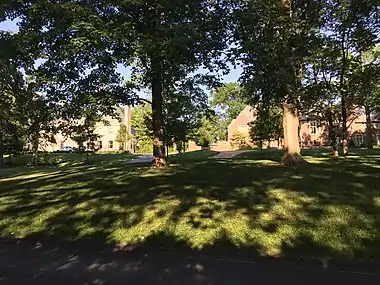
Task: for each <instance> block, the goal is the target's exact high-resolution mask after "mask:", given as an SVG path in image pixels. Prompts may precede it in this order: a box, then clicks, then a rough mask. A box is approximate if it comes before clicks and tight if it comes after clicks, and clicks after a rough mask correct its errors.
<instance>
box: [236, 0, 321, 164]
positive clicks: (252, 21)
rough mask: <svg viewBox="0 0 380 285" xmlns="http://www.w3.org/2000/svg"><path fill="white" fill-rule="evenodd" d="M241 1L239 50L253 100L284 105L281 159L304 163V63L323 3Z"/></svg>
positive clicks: (246, 82) (250, 96) (280, 0)
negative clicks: (301, 137) (301, 136)
mask: <svg viewBox="0 0 380 285" xmlns="http://www.w3.org/2000/svg"><path fill="white" fill-rule="evenodd" d="M239 4H240V5H239V7H238V8H237V9H236V12H235V20H236V22H237V31H236V38H237V40H238V43H239V44H238V45H237V48H236V51H237V53H238V54H239V55H240V58H241V60H242V62H243V63H244V65H245V67H244V71H243V74H242V77H241V81H242V82H243V85H244V87H245V88H246V89H247V91H248V94H249V95H248V96H249V97H248V99H249V101H250V104H251V105H256V104H257V103H258V102H261V103H262V104H264V105H269V104H276V105H277V104H282V106H283V129H284V146H285V155H284V158H283V160H282V163H283V164H285V165H299V164H304V163H305V161H304V160H303V159H302V157H301V155H300V144H299V139H298V137H299V136H298V132H299V112H300V109H301V100H302V95H303V93H302V77H303V67H304V58H305V57H306V56H307V55H308V54H309V53H310V52H311V51H312V49H313V42H314V40H315V33H316V31H317V30H318V29H319V27H320V25H321V23H320V11H321V1H316V0H315V1H309V0H300V1H293V0H271V1H260V0H251V1H240V2H239Z"/></svg>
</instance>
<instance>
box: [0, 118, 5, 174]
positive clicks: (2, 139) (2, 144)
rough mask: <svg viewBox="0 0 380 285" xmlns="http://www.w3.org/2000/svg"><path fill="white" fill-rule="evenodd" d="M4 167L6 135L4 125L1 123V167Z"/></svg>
mask: <svg viewBox="0 0 380 285" xmlns="http://www.w3.org/2000/svg"><path fill="white" fill-rule="evenodd" d="M2 166H4V134H3V123H2V122H0V167H2Z"/></svg>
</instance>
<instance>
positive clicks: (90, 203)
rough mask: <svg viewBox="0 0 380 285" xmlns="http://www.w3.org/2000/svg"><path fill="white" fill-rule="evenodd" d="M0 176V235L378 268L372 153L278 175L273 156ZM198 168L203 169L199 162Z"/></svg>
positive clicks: (378, 162)
mask: <svg viewBox="0 0 380 285" xmlns="http://www.w3.org/2000/svg"><path fill="white" fill-rule="evenodd" d="M212 154H213V153H212V152H195V153H189V154H185V155H184V156H183V155H182V156H181V155H179V156H173V157H172V162H173V161H174V162H173V163H172V164H171V165H170V166H169V167H167V168H166V169H165V170H156V169H151V168H149V167H148V166H141V165H140V166H139V165H126V164H122V163H119V162H116V163H106V164H101V163H94V164H91V165H67V166H62V167H50V168H41V169H38V168H14V169H12V170H10V169H3V170H0V235H1V236H2V237H6V238H9V237H37V238H47V239H50V238H53V239H54V240H57V241H59V240H78V241H81V240H82V241H89V240H91V241H97V242H100V243H103V242H104V243H121V244H124V245H134V244H148V245H149V244H150V245H155V246H156V245H165V246H171V247H176V248H177V247H178V248H179V247H181V248H183V247H184V248H192V249H197V250H203V251H206V252H208V251H212V252H217V253H225V252H229V253H242V254H249V255H251V254H253V255H260V256H283V257H300V256H302V257H306V258H312V257H317V258H333V259H337V260H346V261H347V260H349V261H353V260H355V261H380V183H379V181H380V180H379V178H380V151H379V150H375V151H372V152H369V151H364V150H363V151H362V150H358V151H356V153H352V154H351V155H350V156H349V157H348V158H339V159H334V158H332V157H330V156H329V152H326V151H306V152H305V153H304V155H305V157H306V158H307V159H308V160H309V161H310V162H311V164H310V165H308V166H305V167H301V168H298V169H290V168H285V167H282V166H279V165H278V164H277V163H276V161H278V160H279V159H280V158H281V152H278V151H263V152H259V151H252V152H248V153H245V154H242V155H240V156H239V157H238V158H236V159H231V160H214V159H207V157H209V156H211V155H212ZM205 158H206V159H205Z"/></svg>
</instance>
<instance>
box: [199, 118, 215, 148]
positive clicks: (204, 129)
mask: <svg viewBox="0 0 380 285" xmlns="http://www.w3.org/2000/svg"><path fill="white" fill-rule="evenodd" d="M194 139H195V142H196V144H197V145H199V146H201V147H209V146H210V145H211V144H212V143H213V142H214V141H215V139H216V137H215V123H214V121H213V118H212V117H206V116H204V117H202V119H201V124H200V127H199V128H198V130H197V131H196V134H195V138H194Z"/></svg>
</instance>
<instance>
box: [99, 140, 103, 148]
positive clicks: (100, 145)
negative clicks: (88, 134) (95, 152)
mask: <svg viewBox="0 0 380 285" xmlns="http://www.w3.org/2000/svg"><path fill="white" fill-rule="evenodd" d="M102 148H103V142H102V141H99V149H102Z"/></svg>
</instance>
